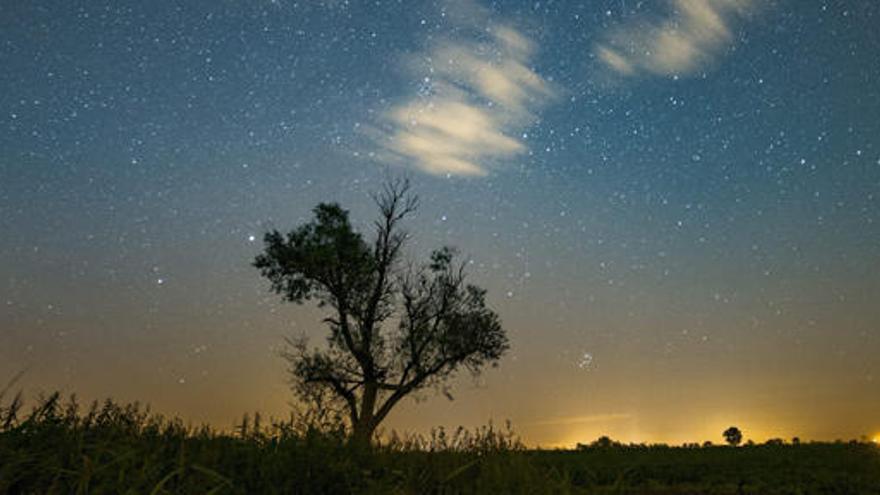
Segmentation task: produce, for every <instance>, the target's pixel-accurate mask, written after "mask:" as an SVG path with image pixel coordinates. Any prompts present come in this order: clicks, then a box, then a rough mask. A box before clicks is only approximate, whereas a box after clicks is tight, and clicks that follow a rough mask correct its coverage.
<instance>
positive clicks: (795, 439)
mask: <svg viewBox="0 0 880 495" xmlns="http://www.w3.org/2000/svg"><path fill="white" fill-rule="evenodd" d="M791 444H792V445H800V444H801V439H800V437H792V439H791Z"/></svg>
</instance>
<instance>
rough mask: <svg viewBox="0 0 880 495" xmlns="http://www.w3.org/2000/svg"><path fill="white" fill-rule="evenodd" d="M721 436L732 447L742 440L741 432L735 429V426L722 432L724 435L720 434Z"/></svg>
mask: <svg viewBox="0 0 880 495" xmlns="http://www.w3.org/2000/svg"><path fill="white" fill-rule="evenodd" d="M721 435H722V436H723V437H724V440H725V441H726V442H727V443H728V444H730V445H732V446H734V447H736V446H737V445H739V444H740V442H742V439H743V434H742V432H741V431H739V428H737V427H736V426H731V427H730V428H728V429H726V430H724V433H722V434H721Z"/></svg>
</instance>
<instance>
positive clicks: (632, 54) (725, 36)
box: [595, 0, 760, 76]
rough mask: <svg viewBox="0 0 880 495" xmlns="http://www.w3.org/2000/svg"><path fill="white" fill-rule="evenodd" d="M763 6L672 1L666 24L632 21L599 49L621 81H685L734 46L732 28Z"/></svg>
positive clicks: (750, 1) (744, 1) (740, 1)
mask: <svg viewBox="0 0 880 495" xmlns="http://www.w3.org/2000/svg"><path fill="white" fill-rule="evenodd" d="M759 1H760V0H672V1H671V10H672V12H671V15H670V16H669V17H667V18H665V19H654V20H650V19H648V20H645V19H641V20H640V21H633V22H630V23H626V24H624V25H623V26H621V27H620V28H618V29H617V30H615V31H613V32H612V33H611V35H610V36H609V37H608V38H607V39H606V42H604V43H600V44H598V45H597V46H596V47H595V54H596V56H597V57H598V58H599V59H600V60H601V61H602V62H604V63H605V65H606V66H607V67H608V68H610V69H611V70H612V71H614V72H616V73H617V74H620V75H623V76H634V75H639V74H643V73H648V74H655V75H665V76H670V75H686V74H690V73H693V72H696V71H698V70H700V69H701V68H702V67H703V66H704V65H705V64H707V63H709V62H711V61H712V60H713V59H714V58H715V57H716V56H717V55H718V54H719V53H720V52H721V51H722V50H723V49H724V48H725V47H726V46H728V45H729V43H731V42H732V38H733V34H732V27H731V26H732V23H734V22H736V20H737V19H738V18H740V17H742V16H744V15H745V14H747V13H748V12H750V11H751V10H752V9H753V8H754V7H755V6H756V4H757V3H758V2H759Z"/></svg>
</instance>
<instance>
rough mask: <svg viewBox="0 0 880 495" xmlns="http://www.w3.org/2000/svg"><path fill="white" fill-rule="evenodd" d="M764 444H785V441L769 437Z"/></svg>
mask: <svg viewBox="0 0 880 495" xmlns="http://www.w3.org/2000/svg"><path fill="white" fill-rule="evenodd" d="M764 445H785V441H784V440H783V439H781V438H769V439H767V441H766V442H764Z"/></svg>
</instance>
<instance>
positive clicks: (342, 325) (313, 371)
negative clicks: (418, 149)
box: [254, 179, 508, 444]
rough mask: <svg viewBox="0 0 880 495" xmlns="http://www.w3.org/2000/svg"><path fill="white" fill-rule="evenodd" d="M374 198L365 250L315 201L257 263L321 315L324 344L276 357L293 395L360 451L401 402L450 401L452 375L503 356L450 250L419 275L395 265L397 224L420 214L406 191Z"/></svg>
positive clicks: (344, 214) (392, 188)
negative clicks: (306, 217)
mask: <svg viewBox="0 0 880 495" xmlns="http://www.w3.org/2000/svg"><path fill="white" fill-rule="evenodd" d="M373 199H374V201H375V203H376V205H377V206H378V209H379V218H378V220H377V221H376V222H375V223H374V226H375V238H374V239H373V240H372V241H371V242H370V243H368V242H367V241H365V240H364V238H363V236H362V235H361V234H360V233H358V232H357V231H355V229H354V228H353V227H352V225H351V223H350V221H349V214H348V211H347V210H344V209H342V208H341V207H340V206H339V205H338V204H336V203H321V204H319V205H318V206H316V207H315V208H314V210H313V213H314V219H312V220H311V221H310V222H308V223H306V224H303V225H300V226H299V227H298V228H296V229H295V230H293V231H291V232H289V233H287V234H286V235H283V234H281V233H280V232H278V231H277V230H273V231H271V232H268V233H267V234H266V235H265V238H264V241H265V250H264V252H263V253H262V254H260V255H259V256H257V257H256V259H255V261H254V266H255V267H256V268H258V269H259V270H260V273H261V274H262V275H263V276H264V277H266V278H267V279H269V281H270V282H271V288H272V291H273V292H275V293H277V294H280V295H281V296H282V297H283V299H284V300H286V301H290V302H295V303H299V304H302V303H304V302H307V301H310V300H316V301H317V305H318V307H321V308H327V309H328V312H329V313H330V315H329V316H327V318H325V319H324V322H325V323H326V324H327V325H328V326H329V330H330V332H329V335H328V337H327V346H326V347H325V348H323V349H317V348H315V349H309V348H308V346H307V343H306V342H305V339H304V338H300V339H296V340H289V341H288V343H289V346H288V347H287V350H286V351H285V352H284V354H283V357H284V358H285V359H286V360H287V361H288V363H289V365H290V369H289V371H290V374H291V377H292V385H293V389H294V392H295V393H296V394H297V395H298V396H299V397H300V398H301V399H302V400H303V401H306V402H308V403H311V404H312V405H313V406H314V407H319V408H322V409H328V408H332V409H333V410H335V411H336V412H337V413H338V414H339V415H340V416H341V417H343V418H345V420H347V423H348V424H349V426H350V433H351V439H352V441H353V442H356V443H360V444H369V443H370V441H371V439H372V437H373V434H374V432H375V430H376V427H377V426H378V425H379V424H380V423H381V422H382V420H384V419H385V418H386V416H387V415H388V413H389V412H390V411H391V410H392V408H394V406H395V405H397V404H398V403H399V402H400V400H401V399H403V398H404V397H406V396H407V395H409V394H411V393H413V392H416V391H418V390H421V389H424V388H425V387H430V386H435V387H438V388H439V389H441V391H442V392H443V393H444V394H445V395H446V396H447V397H449V398H450V399H451V395H450V393H449V388H448V385H447V383H448V381H449V379H450V378H452V376H453V375H454V374H456V372H457V371H458V370H459V369H461V368H465V369H467V370H468V371H470V372H471V373H472V374H473V375H476V374H479V372H480V371H481V369H482V368H484V367H485V366H486V365H492V366H494V365H496V364H497V362H498V360H499V359H500V358H501V356H502V355H503V354H504V352H505V351H506V350H507V349H508V342H507V337H506V335H505V332H504V330H503V328H502V326H501V323H500V320H499V318H498V315H497V314H496V313H495V312H494V311H492V310H491V309H490V308H488V307H487V306H486V297H485V296H486V291H485V290H484V289H482V288H480V287H477V286H475V285H470V284H467V283H466V282H465V264H464V263H458V262H456V261H455V255H456V253H455V251H454V250H453V249H451V248H448V247H443V248H440V249H437V250H435V251H434V252H433V253H432V254H431V256H430V260H429V261H428V262H427V263H425V264H423V265H415V264H412V263H408V264H407V263H404V262H403V260H402V257H403V256H404V252H403V248H404V245H405V244H406V241H407V240H408V239H409V236H408V235H407V233H406V232H405V231H404V230H402V229H401V222H402V221H403V220H404V219H405V218H406V217H407V216H409V215H410V214H412V213H413V212H415V210H416V208H417V205H418V199H417V197H416V196H415V195H413V194H411V192H410V184H409V181H408V180H404V179H396V180H389V181H387V182H386V183H385V185H384V187H383V189H382V190H381V191H380V192H379V193H377V194H376V195H374V197H373Z"/></svg>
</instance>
